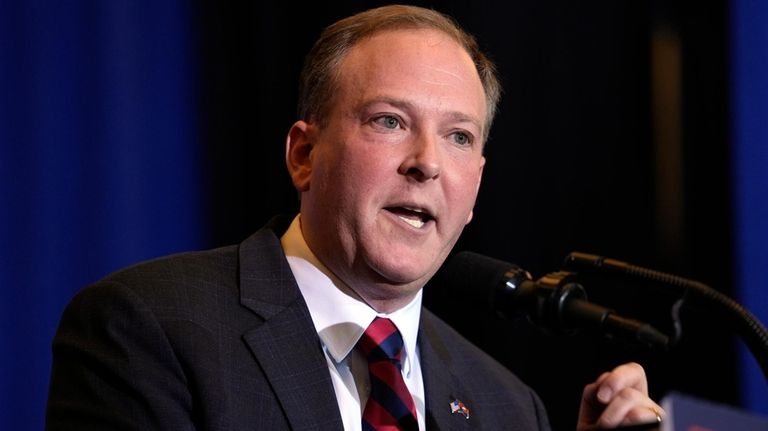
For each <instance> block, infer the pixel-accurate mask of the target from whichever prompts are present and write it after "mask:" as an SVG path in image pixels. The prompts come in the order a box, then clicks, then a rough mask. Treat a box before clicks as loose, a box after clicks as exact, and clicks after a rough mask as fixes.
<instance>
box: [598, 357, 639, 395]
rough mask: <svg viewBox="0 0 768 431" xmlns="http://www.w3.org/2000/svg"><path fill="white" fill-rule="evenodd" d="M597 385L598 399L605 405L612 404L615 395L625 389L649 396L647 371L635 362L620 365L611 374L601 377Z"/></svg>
mask: <svg viewBox="0 0 768 431" xmlns="http://www.w3.org/2000/svg"><path fill="white" fill-rule="evenodd" d="M601 380H602V381H601ZM597 383H598V389H597V399H598V400H600V402H602V403H604V404H608V403H610V402H611V400H612V399H613V397H614V396H615V394H617V393H619V392H620V391H621V390H623V389H624V388H632V389H635V390H637V391H639V392H640V393H642V394H644V395H646V396H647V395H648V381H647V380H646V378H645V370H644V369H643V367H642V366H640V364H637V363H635V362H630V363H627V364H623V365H619V366H618V367H616V368H614V369H613V371H611V372H610V373H606V374H603V375H602V376H600V378H599V379H598V380H597Z"/></svg>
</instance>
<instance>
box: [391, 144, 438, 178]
mask: <svg viewBox="0 0 768 431" xmlns="http://www.w3.org/2000/svg"><path fill="white" fill-rule="evenodd" d="M398 172H399V173H400V174H401V175H406V176H408V177H411V178H413V179H415V180H416V181H419V182H424V181H429V180H434V179H437V177H439V176H440V154H439V149H438V142H437V140H436V139H435V138H433V137H430V136H424V135H423V134H422V135H419V136H418V137H416V138H415V139H414V140H413V142H411V144H410V146H409V151H408V153H407V155H406V157H405V159H404V160H403V163H401V164H400V168H399V169H398Z"/></svg>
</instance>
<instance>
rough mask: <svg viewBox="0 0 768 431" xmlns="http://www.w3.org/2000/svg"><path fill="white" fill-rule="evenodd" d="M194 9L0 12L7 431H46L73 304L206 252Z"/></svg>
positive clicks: (76, 5) (94, 6) (124, 4)
mask: <svg viewBox="0 0 768 431" xmlns="http://www.w3.org/2000/svg"><path fill="white" fill-rule="evenodd" d="M189 7H190V6H188V2H186V1H182V0H178V1H160V2H155V1H149V0H144V1H93V2H91V1H85V2H82V1H63V2H59V1H0V178H1V179H2V181H1V182H0V211H1V212H0V244H2V250H1V253H2V254H0V337H2V338H1V339H0V387H1V388H2V390H0V424H2V425H0V428H3V429H9V430H24V429H29V430H33V429H34V430H39V429H42V428H43V414H44V408H45V401H46V393H47V387H48V377H49V369H50V362H51V354H50V343H51V339H52V337H53V334H54V332H55V328H56V326H57V324H58V320H59V317H60V315H61V312H62V310H63V308H64V306H65V304H66V302H67V301H68V300H69V298H70V297H71V296H72V295H73V294H74V293H75V291H77V290H78V289H80V288H82V287H83V286H84V285H86V284H88V283H90V282H93V281H95V280H97V279H98V278H101V277H103V276H104V275H106V274H107V273H109V272H111V271H113V270H115V269H117V268H119V267H121V266H124V265H127V264H129V263H133V262H136V261H139V260H142V259H147V258H150V257H153V256H157V255H161V254H166V253H169V252H173V251H177V250H182V249H190V248H199V247H201V245H202V242H203V240H202V236H203V235H202V233H201V232H203V229H202V224H203V223H202V220H201V214H203V211H202V209H203V208H202V207H203V202H202V200H201V190H200V189H201V186H202V181H203V180H202V175H201V172H202V169H201V160H200V154H201V149H200V146H199V142H198V135H199V134H198V133H197V130H196V124H197V115H198V112H197V106H196V101H197V95H196V93H195V89H196V87H197V83H196V79H195V70H196V68H197V64H196V60H195V58H194V57H195V49H196V46H195V43H194V42H193V41H194V40H195V34H194V29H193V28H192V23H193V22H194V20H193V19H191V18H192V17H191V16H190V14H191V11H189V10H188V8H189Z"/></svg>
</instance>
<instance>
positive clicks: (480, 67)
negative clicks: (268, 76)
mask: <svg viewBox="0 0 768 431" xmlns="http://www.w3.org/2000/svg"><path fill="white" fill-rule="evenodd" d="M421 28H427V29H435V30H438V31H441V32H443V33H445V34H447V35H448V36H450V37H451V38H453V39H454V40H455V41H456V42H457V43H458V44H459V45H461V46H462V47H463V48H464V49H465V50H466V51H467V53H468V54H469V56H470V58H471V59H472V61H473V62H474V64H475V68H476V69H477V73H478V75H479V76H480V81H481V82H482V84H483V90H484V91H485V101H486V111H487V118H486V121H485V123H486V124H485V130H484V136H483V138H484V140H485V138H487V137H488V131H489V129H490V128H491V123H492V122H493V117H494V115H495V113H496V105H497V104H498V101H499V97H500V95H501V84H500V83H499V79H498V77H497V76H496V67H495V66H494V64H493V62H492V61H491V60H490V59H489V58H488V57H487V56H486V55H485V54H484V53H483V52H482V51H480V48H479V46H478V44H477V41H475V38H474V37H473V36H472V35H470V34H469V33H467V32H465V31H464V30H462V29H461V27H459V25H458V24H456V22H455V21H454V20H453V19H451V18H450V17H448V16H446V15H443V14H441V13H440V12H437V11H434V10H431V9H425V8H421V7H417V6H403V5H390V6H383V7H379V8H375V9H370V10H367V11H365V12H361V13H358V14H356V15H353V16H350V17H348V18H344V19H342V20H340V21H337V22H335V23H334V24H331V25H330V26H328V27H327V28H326V29H325V30H323V32H322V33H321V34H320V38H319V39H318V40H317V41H316V42H315V45H314V46H313V47H312V49H311V50H310V51H309V54H307V58H306V60H305V62H304V68H303V69H302V72H301V77H300V82H299V103H298V115H299V119H302V120H305V121H315V122H318V123H320V124H323V123H324V121H325V119H326V118H325V117H326V115H327V114H328V110H329V105H330V103H331V101H332V100H333V97H332V96H333V94H334V93H335V90H336V86H337V84H338V83H337V77H338V67H339V64H341V62H342V60H343V59H344V57H345V56H346V54H347V53H348V52H349V50H350V49H351V48H352V47H353V46H354V45H355V44H356V43H358V42H359V41H360V40H361V39H363V38H365V37H369V36H372V35H373V34H375V33H378V32H381V31H385V30H397V29H421Z"/></svg>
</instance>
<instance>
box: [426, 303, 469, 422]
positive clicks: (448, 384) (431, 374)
mask: <svg viewBox="0 0 768 431" xmlns="http://www.w3.org/2000/svg"><path fill="white" fill-rule="evenodd" d="M433 318H434V317H433V316H432V315H431V313H430V312H429V311H427V310H425V309H422V318H421V324H420V325H419V352H420V356H421V372H422V375H423V377H424V391H425V398H426V416H427V418H426V423H427V429H430V430H433V429H435V430H443V431H459V430H469V429H470V428H472V424H473V421H472V419H471V415H470V419H466V418H465V417H464V416H462V415H461V414H459V413H451V402H453V401H454V400H461V401H462V402H465V401H468V400H469V398H468V396H469V394H468V393H466V391H465V390H464V388H463V385H462V384H461V379H459V378H457V377H456V375H455V374H454V373H456V372H459V371H461V370H454V368H455V367H454V366H453V364H452V361H451V353H450V350H449V348H448V346H447V345H445V344H443V340H442V339H441V338H440V337H439V336H438V335H437V333H436V332H435V331H434V328H433V327H432V325H431V323H432V319H433ZM467 371H469V370H467ZM468 407H469V408H470V409H471V407H472V406H471V404H468Z"/></svg>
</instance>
